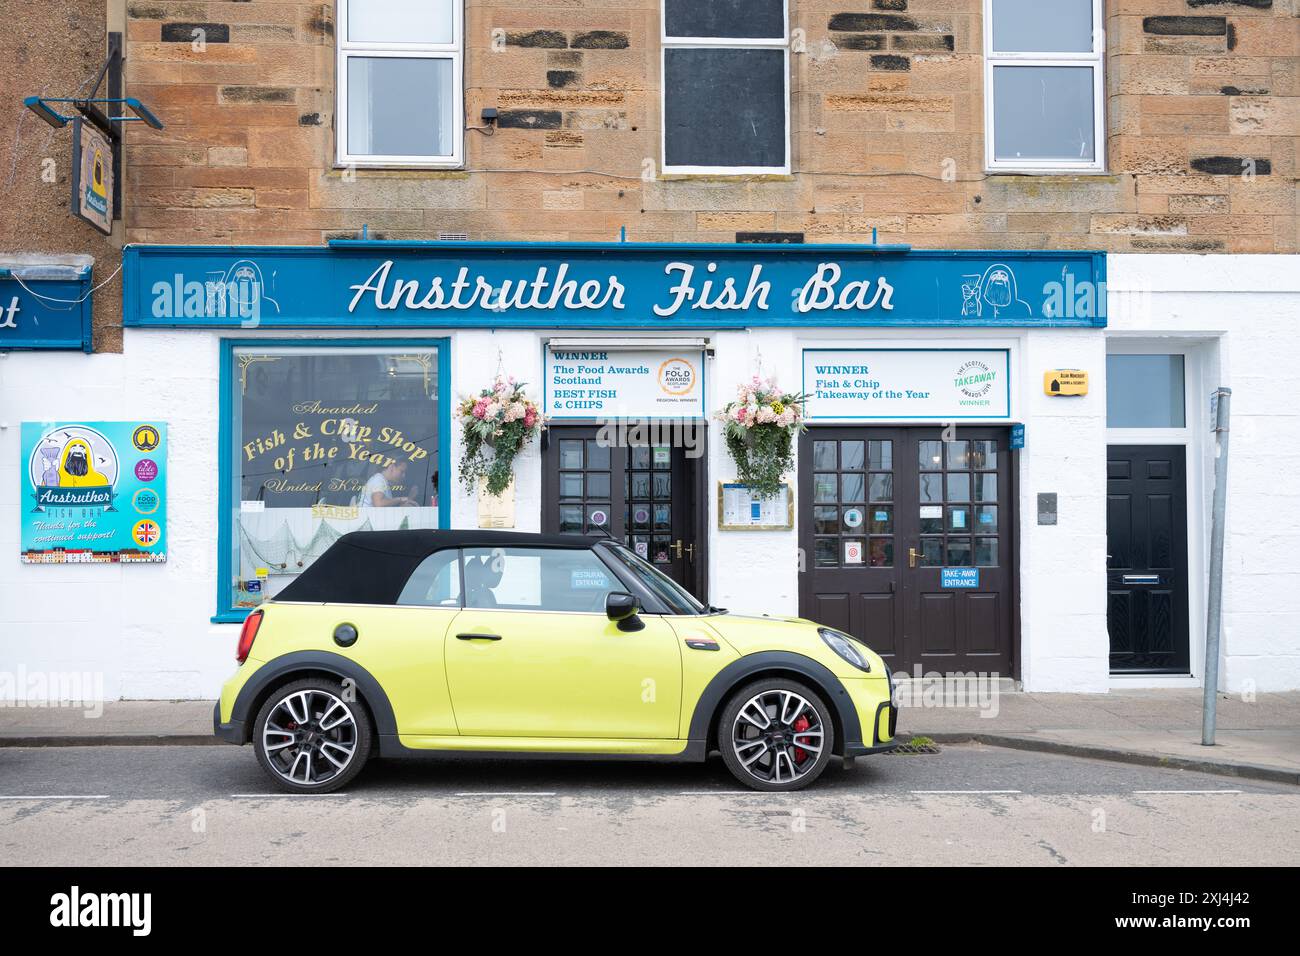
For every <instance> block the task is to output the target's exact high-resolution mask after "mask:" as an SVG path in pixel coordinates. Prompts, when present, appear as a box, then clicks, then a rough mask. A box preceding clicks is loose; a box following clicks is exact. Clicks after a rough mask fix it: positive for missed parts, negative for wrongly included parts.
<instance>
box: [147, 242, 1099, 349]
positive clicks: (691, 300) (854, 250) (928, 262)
mask: <svg viewBox="0 0 1300 956" xmlns="http://www.w3.org/2000/svg"><path fill="white" fill-rule="evenodd" d="M124 259H125V261H124V276H125V279H124V295H125V303H124V314H123V322H124V324H125V325H127V326H158V327H169V328H170V327H201V328H246V329H251V328H260V327H297V328H302V327H314V328H321V327H325V328H329V327H346V328H417V327H427V328H456V327H462V328H463V327H486V328H614V327H617V328H621V329H627V328H638V329H646V328H655V329H705V328H745V327H752V326H820V327H847V328H858V327H864V326H957V327H962V326H969V327H976V326H1028V327H1101V326H1104V325H1105V324H1106V316H1105V303H1106V291H1105V271H1106V264H1105V255H1104V253H1100V252H1074V251H1059V252H1038V251H1025V250H1016V251H1010V250H1008V251H995V252H988V251H966V250H916V251H914V250H911V249H910V248H909V247H907V246H871V245H786V244H780V245H728V244H687V245H682V244H675V243H631V242H628V243H529V242H503V243H483V242H383V241H368V240H339V241H335V242H332V243H330V245H329V246H328V247H327V248H318V247H279V246H128V247H127V248H126V250H125V252H124Z"/></svg>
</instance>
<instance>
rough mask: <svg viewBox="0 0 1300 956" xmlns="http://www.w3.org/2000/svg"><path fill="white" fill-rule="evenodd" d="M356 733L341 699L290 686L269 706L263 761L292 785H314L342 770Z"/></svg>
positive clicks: (351, 752) (354, 750)
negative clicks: (286, 691) (264, 759)
mask: <svg viewBox="0 0 1300 956" xmlns="http://www.w3.org/2000/svg"><path fill="white" fill-rule="evenodd" d="M360 739H361V735H360V733H359V732H358V728H357V719H356V716H355V714H354V713H353V711H352V708H351V707H349V706H348V705H347V704H346V703H344V702H343V701H342V700H340V699H339V698H338V697H336V696H335V695H334V694H332V693H330V692H328V691H325V690H321V689H318V688H307V689H301V690H293V691H291V692H290V693H288V694H286V695H285V696H283V697H281V698H280V700H279V701H277V702H276V703H275V705H274V706H273V707H272V708H271V710H270V713H268V714H267V717H266V721H265V723H264V724H263V727H262V740H261V747H262V753H263V755H264V756H265V758H266V765H267V766H268V767H269V768H270V769H271V770H272V771H273V772H274V773H276V774H277V775H278V776H279V777H280V778H282V779H283V780H284V781H286V782H287V783H289V784H291V785H293V786H294V787H295V788H302V787H311V788H315V787H319V786H322V785H324V784H327V783H329V782H331V781H333V780H335V779H336V778H337V777H339V775H341V774H343V773H345V772H346V771H347V769H348V767H349V766H350V765H351V763H352V761H353V759H354V758H355V757H356V754H357V747H358V744H359V742H360Z"/></svg>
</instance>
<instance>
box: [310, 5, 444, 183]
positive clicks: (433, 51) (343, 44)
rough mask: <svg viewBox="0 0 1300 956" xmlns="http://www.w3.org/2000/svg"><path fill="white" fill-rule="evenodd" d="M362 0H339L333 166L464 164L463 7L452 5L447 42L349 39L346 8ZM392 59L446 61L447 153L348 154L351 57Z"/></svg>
mask: <svg viewBox="0 0 1300 956" xmlns="http://www.w3.org/2000/svg"><path fill="white" fill-rule="evenodd" d="M362 2H364V0H338V27H337V33H338V40H337V44H336V56H335V67H334V72H335V82H334V90H335V97H334V98H335V105H334V115H335V117H336V118H337V121H336V123H335V127H336V128H335V140H336V152H335V156H336V159H337V165H338V166H340V167H343V166H354V167H358V168H365V167H393V166H400V167H407V168H410V167H418V168H425V169H456V168H459V167H461V166H463V165H464V163H465V78H464V69H465V68H464V61H465V5H464V3H463V2H462V0H455V2H453V4H452V20H453V22H452V42H451V43H395V42H383V43H373V42H366V43H363V42H360V41H349V40H348V39H347V36H348V7H349V6H350V5H351V4H352V3H362ZM353 57H357V58H364V57H396V58H399V59H421V60H450V61H451V76H452V130H451V144H452V153H451V155H450V156H386V155H374V154H361V155H352V154H351V153H349V152H348V90H347V84H348V71H347V67H348V63H347V61H348V60H349V59H350V58H353Z"/></svg>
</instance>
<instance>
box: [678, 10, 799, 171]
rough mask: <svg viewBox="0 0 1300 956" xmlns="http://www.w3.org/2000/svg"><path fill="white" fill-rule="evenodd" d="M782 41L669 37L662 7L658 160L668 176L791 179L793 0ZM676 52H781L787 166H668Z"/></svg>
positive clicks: (784, 12)
mask: <svg viewBox="0 0 1300 956" xmlns="http://www.w3.org/2000/svg"><path fill="white" fill-rule="evenodd" d="M781 22H782V34H783V35H782V36H780V37H757V38H756V37H678V36H669V35H668V4H667V2H665V0H661V2H660V4H659V117H660V122H659V156H660V159H661V164H662V168H663V171H664V173H665V174H666V175H670V176H675V175H685V176H692V175H703V176H788V175H789V174H790V0H782V4H781ZM670 49H677V50H708V49H715V50H736V49H747V50H781V51H782V52H783V53H784V54H785V56H784V58H783V59H784V63H785V162H784V163H783V164H782V165H780V166H669V165H668V122H667V116H668V83H667V74H666V68H667V62H666V60H667V53H668V50H670Z"/></svg>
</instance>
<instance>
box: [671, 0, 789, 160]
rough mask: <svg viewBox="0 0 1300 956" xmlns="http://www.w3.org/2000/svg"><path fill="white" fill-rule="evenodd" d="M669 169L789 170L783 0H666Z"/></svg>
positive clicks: (787, 60) (786, 50)
mask: <svg viewBox="0 0 1300 956" xmlns="http://www.w3.org/2000/svg"><path fill="white" fill-rule="evenodd" d="M662 29H663V35H662V37H661V40H662V47H663V62H662V69H661V78H662V79H661V85H662V90H663V156H664V172H666V173H734V174H750V173H788V172H789V171H790V43H789V24H788V22H787V17H786V0H712V2H710V3H701V2H699V0H663V24H662Z"/></svg>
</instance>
